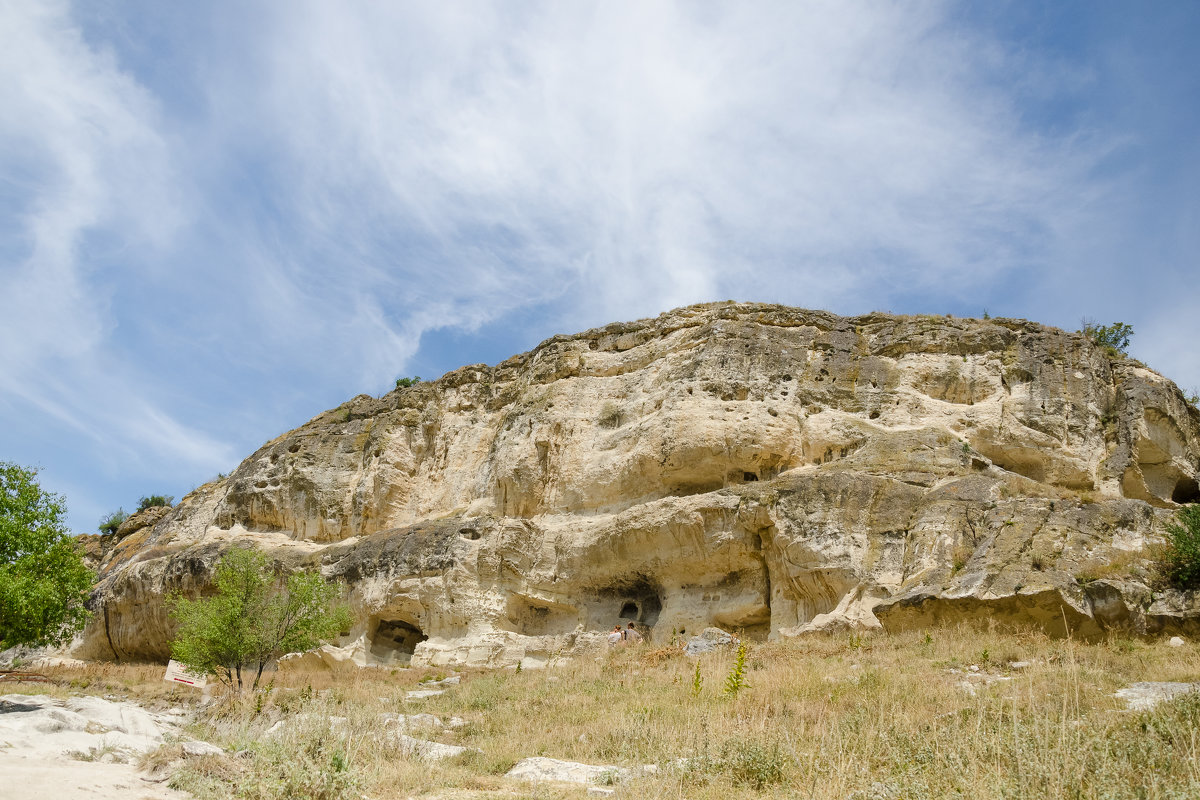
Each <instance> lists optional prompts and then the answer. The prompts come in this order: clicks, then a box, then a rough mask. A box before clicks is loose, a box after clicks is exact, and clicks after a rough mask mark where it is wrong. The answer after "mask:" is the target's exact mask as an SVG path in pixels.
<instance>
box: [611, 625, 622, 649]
mask: <svg viewBox="0 0 1200 800" xmlns="http://www.w3.org/2000/svg"><path fill="white" fill-rule="evenodd" d="M607 639H608V646H609V647H616V646H617V645H619V644H621V642H623V641H624V640H625V636H624V634H623V633H622V632H621V623H619V622H618V623H617V624H616V625H613V629H612V630H611V631H609V632H608V636H607Z"/></svg>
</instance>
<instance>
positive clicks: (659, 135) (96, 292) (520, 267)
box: [0, 0, 1200, 502]
mask: <svg viewBox="0 0 1200 800" xmlns="http://www.w3.org/2000/svg"><path fill="white" fill-rule="evenodd" d="M973 13H974V14H975V15H977V16H986V14H983V12H980V11H978V9H975V8H973V7H971V6H964V5H961V4H955V3H939V2H934V3H900V4H881V3H866V2H864V3H844V2H815V3H804V4H797V3H786V2H750V3H738V4H733V5H728V4H726V5H720V4H696V3H682V2H669V1H663V2H648V3H637V4H613V3H595V4H590V5H588V4H562V3H529V4H524V5H521V6H512V5H503V4H484V3H452V2H451V3H438V4H418V3H388V4H379V3H369V2H357V0H352V1H351V2H344V3H338V4H327V3H318V2H312V1H310V0H299V1H298V2H295V3H288V4H279V3H273V2H265V0H264V2H255V3H231V2H224V3H221V2H218V3H216V4H213V5H210V6H194V7H187V8H182V7H180V8H175V7H168V6H163V5H162V4H158V3H154V2H151V1H150V0H132V2H127V3H119V4H118V3H108V4H106V3H95V4H80V5H75V6H72V5H68V4H66V3H65V2H51V3H32V2H30V3H14V2H9V3H7V4H5V5H0V38H3V41H0V71H2V74H3V75H5V76H14V79H13V80H6V81H3V82H0V137H2V138H0V143H2V147H0V165H2V166H3V168H4V172H5V174H6V175H8V176H10V177H9V178H8V179H7V180H6V182H4V183H2V184H0V207H2V208H3V209H4V211H5V212H6V214H5V215H4V216H3V217H2V218H0V254H2V255H3V259H4V261H3V264H2V265H0V270H3V272H2V273H0V275H2V277H3V280H4V286H5V288H6V289H7V290H8V291H6V292H4V293H3V295H2V296H0V312H3V313H2V314H0V326H3V328H2V331H3V333H4V336H3V340H2V341H0V377H2V378H3V385H0V409H2V410H4V411H5V413H6V414H12V415H18V414H28V413H30V411H29V410H30V409H33V410H34V412H33V413H34V414H35V415H38V416H39V418H41V419H43V421H42V422H39V423H37V425H34V426H32V429H33V430H34V433H32V434H30V435H29V436H28V437H26V438H24V439H22V440H21V446H22V447H25V448H27V449H29V448H33V447H35V446H36V445H37V441H36V440H37V437H39V436H43V437H45V438H46V439H47V440H49V439H54V434H52V433H50V432H48V431H50V429H51V427H52V426H53V425H59V426H63V427H66V428H70V429H73V430H75V431H76V432H81V433H83V434H84V436H85V438H86V439H87V440H88V441H90V442H92V444H91V445H90V448H91V453H92V454H91V455H90V456H89V458H90V459H91V460H92V463H104V464H107V465H110V466H107V467H105V468H106V469H111V471H112V473H113V474H114V475H115V474H119V473H121V472H122V470H123V469H127V467H123V466H116V465H115V464H116V462H118V461H119V462H120V463H121V464H126V465H127V464H133V463H137V464H139V465H141V466H139V467H138V468H139V469H141V470H142V472H141V473H140V474H141V475H142V476H143V480H144V479H145V476H146V475H153V474H155V473H156V472H157V473H158V474H164V475H165V474H170V475H171V476H175V477H172V478H171V479H172V480H177V481H178V480H181V479H180V478H179V477H177V476H179V475H183V474H185V473H187V474H194V473H195V472H196V471H197V470H201V469H204V470H214V471H215V469H217V468H226V467H228V466H230V464H229V462H230V461H231V460H232V459H233V458H235V457H236V454H238V453H244V452H249V451H250V450H251V449H252V448H253V447H254V446H255V445H257V444H258V443H259V442H260V441H261V440H262V439H264V438H267V437H268V436H270V435H274V434H276V433H278V432H280V431H281V430H282V429H284V428H286V427H290V426H291V425H294V424H296V423H297V422H299V421H302V420H303V419H305V418H307V417H308V416H309V415H311V414H312V413H315V411H317V410H319V409H321V408H324V407H328V406H330V405H333V404H334V403H337V402H339V401H341V400H342V399H344V398H345V397H347V396H349V395H351V394H354V393H355V392H357V391H373V392H378V391H382V390H384V389H386V388H387V387H388V384H389V383H390V381H391V379H392V378H394V377H395V375H396V374H398V373H399V372H403V371H406V370H407V367H408V365H409V364H410V363H413V362H414V361H419V360H420V359H421V358H422V357H423V351H422V343H423V342H427V341H429V339H430V337H431V335H433V336H434V337H436V336H437V335H443V334H445V333H446V332H448V331H450V332H454V334H455V335H456V336H458V335H461V336H465V337H467V338H466V339H465V340H463V341H471V340H470V338H469V337H470V335H471V333H472V332H473V331H480V330H484V329H486V330H487V331H488V333H487V334H486V335H487V336H495V335H496V332H497V331H504V330H505V326H506V325H508V326H517V325H519V326H522V327H521V329H520V330H507V331H505V333H504V336H505V337H506V342H507V343H508V344H507V349H508V350H509V351H511V352H515V351H518V350H521V349H524V348H525V347H527V346H529V344H531V342H532V341H533V340H536V338H540V337H541V336H545V335H549V334H552V333H555V332H560V331H564V330H577V329H579V328H582V327H584V326H587V325H591V324H601V323H604V322H608V321H611V320H614V319H629V318H633V317H638V316H643V315H648V314H654V313H658V312H660V311H662V310H665V309H667V308H670V307H673V306H677V305H681V304H684V303H690V302H697V301H704V300H714V299H724V298H727V297H734V298H741V299H756V300H768V301H778V302H785V303H793V304H797V305H806V306H818V307H831V308H833V309H834V310H838V311H846V312H850V311H858V310H867V309H869V308H894V309H896V310H904V309H908V308H914V307H916V308H917V309H918V310H928V311H946V310H958V309H960V308H963V307H965V308H966V309H967V310H968V311H969V312H973V313H979V312H981V311H982V310H983V308H984V307H986V306H988V305H989V304H992V311H993V312H995V313H1017V314H1026V315H1029V316H1038V317H1039V318H1041V319H1044V320H1047V321H1051V322H1059V323H1060V324H1068V325H1069V324H1073V323H1074V321H1075V320H1076V319H1077V317H1078V316H1079V313H1078V310H1079V309H1081V308H1082V309H1086V313H1089V314H1090V315H1092V316H1105V315H1106V314H1108V313H1109V312H1108V308H1109V306H1105V305H1104V303H1105V302H1113V301H1108V300H1105V298H1104V297H1103V292H1102V289H1103V287H1104V286H1106V285H1110V284H1109V283H1106V280H1107V281H1111V280H1112V279H1113V277H1114V276H1116V275H1118V274H1119V269H1120V261H1121V259H1122V258H1127V257H1128V255H1129V254H1130V253H1134V252H1137V250H1138V249H1139V248H1141V247H1143V242H1144V239H1143V238H1140V237H1139V234H1138V233H1137V226H1136V225H1135V224H1134V223H1132V222H1130V221H1129V220H1130V219H1132V218H1133V214H1132V213H1131V211H1133V210H1134V209H1135V208H1137V207H1146V208H1149V207H1150V206H1147V205H1146V204H1145V203H1144V197H1145V192H1144V190H1146V189H1147V188H1148V187H1152V186H1154V185H1156V184H1155V183H1154V181H1153V180H1151V179H1148V178H1145V176H1144V175H1143V176H1141V177H1140V178H1138V179H1137V180H1135V179H1133V178H1131V174H1132V172H1131V169H1132V168H1125V169H1117V168H1114V165H1116V164H1122V163H1127V162H1128V161H1129V153H1130V148H1131V145H1130V142H1131V141H1133V140H1134V139H1136V137H1135V136H1131V134H1130V133H1129V129H1130V126H1134V127H1135V122H1129V124H1128V125H1126V126H1125V127H1124V128H1122V127H1121V126H1113V125H1111V124H1109V123H1108V122H1106V119H1107V116H1106V115H1105V114H1104V113H1101V112H1100V111H1095V112H1094V113H1090V114H1089V113H1084V112H1083V111H1079V112H1072V113H1067V111H1064V109H1067V108H1076V107H1079V108H1083V109H1087V104H1088V103H1089V102H1091V101H1093V100H1094V98H1095V97H1097V96H1098V95H1097V94H1096V93H1097V92H1098V91H1100V89H1101V88H1102V87H1103V86H1104V85H1106V81H1105V78H1106V74H1107V73H1104V72H1103V69H1102V67H1103V65H1102V64H1101V65H1099V66H1097V63H1094V62H1093V61H1089V60H1087V59H1084V58H1082V57H1080V56H1079V55H1078V54H1077V53H1073V52H1070V51H1068V50H1066V49H1063V50H1061V51H1057V50H1053V48H1049V49H1047V48H1044V47H1042V48H1038V47H1034V46H1032V45H1031V44H1029V43H1028V42H1027V41H1025V40H1023V39H1020V38H1019V37H1017V38H1014V36H1012V35H1009V34H1008V33H1006V32H1005V30H1004V29H1003V27H1004V26H1003V25H997V24H992V23H989V22H988V20H986V19H976V18H972V14H973ZM1018 16H1019V15H1018ZM1068 16H1069V15H1068ZM1007 18H1008V15H1005V19H1007ZM1072 30H1074V29H1072ZM1149 80H1150V77H1146V78H1145V80H1144V81H1143V83H1145V84H1146V85H1149V83H1148V82H1149ZM1139 85H1141V84H1139ZM1180 91H1182V90H1180ZM1122 159H1124V160H1125V161H1122ZM1139 181H1140V182H1139ZM1131 187H1137V188H1138V189H1139V191H1137V192H1132V191H1130V189H1131ZM1154 208H1155V211H1154V212H1153V213H1157V212H1158V210H1159V208H1158V207H1157V206H1155V207H1154ZM7 212H11V213H7ZM1151 213H1152V212H1149V211H1147V212H1143V215H1144V217H1146V218H1148V217H1150V216H1151ZM1189 236H1192V235H1191V234H1180V236H1179V241H1178V243H1177V244H1176V245H1174V246H1173V250H1172V252H1173V253H1174V254H1176V256H1177V255H1178V253H1181V252H1185V251H1186V249H1187V248H1186V245H1187V243H1188V242H1190V241H1192V240H1193V239H1194V236H1192V238H1189ZM1193 249H1194V248H1193ZM1172 263H1173V264H1174V266H1173V267H1172V269H1174V270H1175V272H1179V270H1181V269H1183V267H1181V266H1180V264H1181V262H1179V260H1178V258H1176V259H1175V261H1174V262H1172ZM1185 271H1186V270H1185ZM1090 275H1103V276H1105V279H1106V280H1100V281H1097V280H1091V279H1089V276H1090ZM1148 287H1152V284H1151V283H1149V282H1143V285H1142V286H1140V287H1138V288H1137V291H1131V292H1129V293H1128V296H1129V297H1133V296H1137V297H1139V300H1138V302H1139V303H1142V304H1143V307H1144V304H1145V303H1148V302H1149V299H1148V295H1147V293H1148V292H1150V291H1151V289H1150V288H1148ZM1180 291H1181V292H1183V291H1184V288H1183V287H1182V286H1181V287H1180ZM1191 302H1192V301H1191V300H1188V301H1186V302H1185V301H1182V300H1181V301H1180V305H1179V308H1177V309H1175V310H1174V311H1172V312H1171V314H1173V315H1174V316H1172V317H1171V318H1172V320H1174V322H1173V323H1172V324H1173V325H1174V326H1176V327H1177V326H1178V325H1179V324H1181V323H1180V322H1179V321H1180V320H1183V319H1185V316H1180V315H1181V314H1183V315H1186V310H1187V309H1188V308H1190V307H1191V306H1190V303H1191ZM1180 309H1182V310H1180ZM1114 313H1115V312H1114ZM1126 316H1127V317H1132V315H1126ZM1135 321H1136V320H1135ZM1183 324H1186V323H1183ZM1145 329H1146V330H1147V331H1148V335H1147V336H1146V337H1145V338H1144V339H1143V341H1145V342H1147V346H1149V347H1151V348H1152V349H1154V348H1162V347H1164V346H1165V345H1163V344H1161V343H1163V342H1166V341H1168V340H1169V337H1168V336H1166V335H1163V334H1161V333H1158V332H1155V333H1153V334H1150V333H1149V330H1150V329H1149V327H1145ZM1170 329H1171V327H1170V326H1168V327H1165V328H1163V330H1170ZM1156 330H1157V329H1156ZM1151 341H1154V342H1158V343H1159V344H1154V345H1150V344H1149V343H1150V342H1151ZM476 343H477V344H479V343H478V342H476ZM490 344H494V343H489V345H490ZM497 349H498V348H497ZM473 360H478V357H477V356H476V355H475V353H473V352H463V353H461V354H459V353H455V354H453V355H447V356H445V357H444V358H442V360H440V361H438V360H437V359H434V361H435V362H436V363H437V365H438V366H439V367H441V368H446V369H448V368H452V367H454V366H456V365H457V364H459V363H463V362H467V361H473ZM1149 360H1151V361H1152V363H1153V361H1154V359H1153V358H1151V359H1149ZM1180 363H1183V362H1180ZM1184 369H1185V370H1193V371H1194V369H1195V367H1194V365H1192V366H1188V365H1187V364H1186V363H1185V364H1184ZM1183 380H1184V381H1185V382H1186V377H1184V378H1183ZM1197 382H1200V379H1197ZM39 426H40V427H39ZM55 441H57V442H58V443H57V445H56V446H57V447H58V448H60V450H61V451H62V452H63V453H64V455H63V458H64V460H70V458H71V456H69V455H68V454H67V451H68V450H70V448H71V447H73V446H74V445H73V444H71V443H67V442H66V441H65V440H63V439H61V437H60V438H59V439H56V440H55ZM18 449H19V448H18ZM113 453H119V454H120V456H119V457H114V456H113V455H112V454H113ZM185 464H187V465H190V466H183V465H185ZM78 469H83V467H79V468H78ZM189 470H190V472H188V471H189ZM74 482H75V483H76V484H82V483H83V481H82V479H77V480H75V481H74ZM97 502H98V501H97Z"/></svg>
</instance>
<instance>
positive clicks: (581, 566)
mask: <svg viewBox="0 0 1200 800" xmlns="http://www.w3.org/2000/svg"><path fill="white" fill-rule="evenodd" d="M1198 464H1200V412H1198V411H1197V410H1196V409H1194V408H1192V407H1191V406H1189V405H1188V404H1187V402H1186V401H1185V400H1184V398H1183V395H1182V394H1181V393H1180V392H1179V390H1178V388H1177V387H1176V386H1175V385H1174V384H1172V383H1171V382H1170V381H1168V380H1166V379H1165V378H1163V377H1162V376H1160V375H1158V374H1156V373H1154V372H1153V371H1151V370H1149V369H1146V368H1145V367H1143V366H1141V365H1140V364H1138V363H1137V362H1134V361H1132V360H1129V359H1124V358H1121V357H1116V356H1113V355H1112V354H1110V353H1107V352H1105V351H1104V350H1102V349H1099V348H1097V347H1095V346H1094V345H1092V343H1091V342H1089V341H1088V340H1086V339H1085V338H1084V337H1082V336H1080V335H1078V334H1073V333H1067V332H1064V331H1061V330H1056V329H1053V328H1047V327H1044V326H1041V325H1037V324H1034V323H1031V322H1027V321H1024V320H1008V319H1003V320H965V319H954V318H948V317H900V316H892V315H887V314H879V313H875V314H868V315H864V316H860V317H850V318H843V317H837V316H835V315H832V314H828V313H824V312H819V311H805V310H801V309H793V308H785V307H780V306H770V305H755V304H732V303H724V304H710V305H702V306H693V307H689V308H684V309H679V310H677V311H673V312H670V313H668V314H664V315H662V316H660V317H657V318H655V319H650V320H641V321H638V322H632V323H620V324H614V325H609V326H607V327H605V328H600V329H596V330H592V331H587V332H584V333H580V334H576V335H570V336H556V337H554V338H552V339H549V340H547V341H546V342H543V343H542V344H541V345H539V346H538V347H537V348H535V349H534V350H533V351H531V352H529V353H526V354H523V355H519V356H514V357H513V358H511V359H509V360H507V361H505V362H503V363H501V364H499V365H497V366H495V367H487V366H483V365H473V366H469V367H463V368H461V369H458V370H455V371H454V372H451V373H449V374H447V375H445V376H443V377H442V378H441V379H439V380H437V381H433V382H428V383H421V384H418V385H416V386H414V387H411V388H407V389H400V390H397V391H395V392H391V393H389V394H387V395H386V396H384V397H382V398H378V399H377V398H372V397H368V396H365V395H364V396H360V397H356V398H354V399H353V400H350V401H349V402H347V403H345V404H343V405H342V406H340V407H338V408H336V409H333V410H331V411H328V412H325V413H323V414H321V415H318V416H317V417H315V418H314V419H312V420H311V421H309V422H308V423H306V424H305V425H302V426H301V427H299V428H297V429H296V430H294V431H291V432H289V433H287V434H284V435H283V436H281V437H279V438H277V439H275V440H273V441H271V442H268V443H267V444H266V445H264V446H263V447H262V448H260V449H259V450H258V452H256V453H254V454H253V455H251V456H250V457H249V458H248V459H246V461H244V462H243V463H242V464H241V465H240V466H239V467H238V468H237V470H235V471H234V473H233V474H232V475H230V476H229V477H227V478H225V479H222V480H221V481H218V482H215V483H212V484H208V485H206V486H203V487H201V488H200V489H198V490H196V491H195V492H193V493H192V494H190V495H188V496H187V497H186V498H184V500H183V501H182V502H181V503H179V504H178V505H177V506H175V507H174V508H172V509H170V510H169V511H168V512H167V513H166V514H165V515H164V516H163V517H162V518H161V519H160V520H159V521H158V522H157V523H155V524H153V525H152V526H148V527H144V528H142V529H141V530H138V531H137V532H135V533H132V534H130V535H129V536H128V537H126V538H125V539H124V540H122V541H121V542H120V543H119V544H117V545H116V546H115V547H114V549H113V550H112V552H111V553H110V554H109V555H108V556H107V557H106V559H107V560H106V561H105V566H104V568H103V574H102V579H101V582H100V585H99V588H98V592H97V595H96V598H95V605H96V612H97V613H96V615H95V618H94V622H93V623H92V625H91V626H90V627H89V629H88V630H87V632H86V634H85V636H84V638H83V640H82V642H81V643H80V645H79V647H78V648H77V649H76V651H75V653H76V654H77V655H79V656H81V657H93V658H95V657H101V658H112V657H114V656H115V657H119V658H153V659H165V658H166V656H167V653H168V647H169V644H168V643H169V641H170V637H171V633H172V627H171V621H170V619H169V617H168V615H167V613H166V608H165V605H164V602H163V601H164V598H165V597H166V596H167V595H168V594H169V593H170V592H174V591H181V592H184V593H188V594H197V593H199V592H202V591H204V590H205V589H206V587H207V586H208V585H209V581H210V576H211V572H212V567H213V564H214V563H215V561H216V560H217V559H218V558H219V556H220V554H221V553H222V552H223V551H224V550H225V549H226V548H228V547H229V546H230V545H231V544H233V543H235V542H244V541H253V542H255V543H256V544H257V545H258V546H260V547H261V548H263V549H264V550H265V551H267V552H268V553H270V554H271V555H272V557H273V558H275V559H276V560H277V561H278V563H279V564H280V565H281V567H283V568H284V569H293V568H301V567H308V568H319V569H321V571H322V572H323V573H324V574H325V575H326V576H328V577H330V578H335V579H342V580H345V581H346V582H347V583H348V584H349V585H350V586H351V589H352V591H351V599H352V602H353V604H354V608H355V611H356V620H357V622H356V626H355V628H354V629H353V630H352V631H351V632H350V636H349V637H348V638H347V639H346V640H344V641H342V642H339V643H337V644H338V646H339V647H344V648H349V650H350V651H352V652H353V653H355V654H356V655H355V656H354V657H353V658H352V659H351V660H353V661H354V662H355V663H358V662H359V661H361V662H362V663H367V664H379V665H405V664H409V663H414V664H419V665H449V666H457V665H463V666H496V665H515V664H518V663H522V664H529V665H536V664H545V663H550V662H552V660H553V659H554V658H555V657H557V656H559V655H564V654H567V655H569V654H571V653H574V652H577V651H579V650H581V649H585V648H590V647H592V646H594V645H596V644H598V643H600V642H602V640H603V634H604V632H605V631H607V630H609V629H611V627H612V625H613V623H614V622H616V621H622V622H623V623H624V622H625V621H628V620H635V621H637V622H638V623H639V624H640V626H641V628H642V629H643V630H645V631H648V632H649V634H650V638H651V640H652V641H653V640H659V641H665V640H667V639H668V638H669V637H670V635H671V634H672V633H679V634H682V635H685V636H687V635H689V634H694V633H695V632H696V631H699V630H702V629H704V628H706V627H709V626H715V627H720V628H723V629H725V630H729V631H735V632H738V634H739V635H741V636H745V637H748V638H762V637H767V636H790V635H797V634H801V633H805V632H810V631H821V630H837V629H840V628H846V627H855V628H872V627H878V626H880V625H883V626H887V627H890V628H902V627H905V626H926V625H930V624H935V623H938V622H943V621H956V620H960V619H964V618H972V617H978V616H980V615H983V616H987V617H991V618H994V619H996V620H998V621H1000V622H1012V623H1016V624H1036V625H1040V626H1042V627H1044V628H1045V629H1046V630H1048V631H1050V632H1052V633H1064V632H1066V630H1068V629H1069V630H1071V631H1072V632H1073V633H1076V634H1078V635H1083V636H1088V635H1098V634H1100V633H1101V632H1103V631H1105V630H1112V629H1120V630H1128V631H1131V632H1137V633H1166V634H1172V633H1180V634H1187V635H1195V634H1196V633H1197V632H1198V629H1200V621H1198V615H1197V604H1196V598H1195V597H1193V596H1191V595H1182V594H1178V593H1171V592H1161V591H1155V592H1153V593H1152V592H1151V591H1150V590H1149V588H1148V586H1147V584H1146V578H1147V574H1148V573H1147V556H1148V552H1149V551H1148V549H1147V548H1148V547H1149V546H1150V545H1153V544H1154V543H1155V542H1158V541H1161V540H1162V535H1163V529H1164V525H1165V523H1166V522H1167V521H1168V520H1169V519H1170V518H1171V516H1172V514H1173V509H1174V508H1175V507H1176V506H1177V504H1178V503H1181V502H1189V501H1193V500H1196V499H1197V498H1198V497H1200V488H1198V486H1197V482H1196V479H1197V468H1198ZM1077 576H1078V577H1081V578H1084V580H1079V579H1077Z"/></svg>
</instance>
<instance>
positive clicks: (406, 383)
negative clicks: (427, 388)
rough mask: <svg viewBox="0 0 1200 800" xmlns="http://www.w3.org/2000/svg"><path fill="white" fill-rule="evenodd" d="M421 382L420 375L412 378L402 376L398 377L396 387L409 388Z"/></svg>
mask: <svg viewBox="0 0 1200 800" xmlns="http://www.w3.org/2000/svg"><path fill="white" fill-rule="evenodd" d="M420 382H421V376H420V375H413V376H412V377H411V378H404V377H400V378H396V388H397V389H407V388H408V387H410V386H416V385H417V384H418V383H420Z"/></svg>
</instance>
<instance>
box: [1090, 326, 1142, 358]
mask: <svg viewBox="0 0 1200 800" xmlns="http://www.w3.org/2000/svg"><path fill="white" fill-rule="evenodd" d="M1079 332H1080V333H1082V334H1083V335H1084V336H1086V337H1088V338H1089V339H1091V340H1092V342H1093V343H1094V344H1095V345H1096V346H1097V347H1103V348H1104V349H1105V350H1109V351H1110V352H1113V353H1120V354H1121V355H1125V354H1126V351H1127V350H1128V349H1129V339H1130V338H1131V337H1132V336H1133V326H1132V325H1126V324H1125V323H1124V322H1114V323H1113V324H1112V325H1098V324H1096V323H1095V322H1094V321H1092V320H1087V319H1085V320H1084V321H1083V327H1082V328H1080V329H1079Z"/></svg>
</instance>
